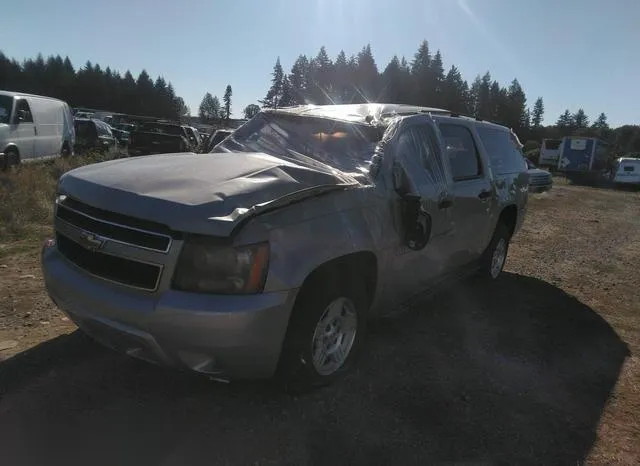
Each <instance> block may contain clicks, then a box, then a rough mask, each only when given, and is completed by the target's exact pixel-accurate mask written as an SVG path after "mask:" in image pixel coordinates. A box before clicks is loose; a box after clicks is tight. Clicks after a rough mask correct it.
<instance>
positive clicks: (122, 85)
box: [0, 52, 189, 119]
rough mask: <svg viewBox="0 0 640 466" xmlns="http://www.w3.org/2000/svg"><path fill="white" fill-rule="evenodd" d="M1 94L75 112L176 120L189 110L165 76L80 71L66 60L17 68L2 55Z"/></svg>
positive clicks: (39, 59)
mask: <svg viewBox="0 0 640 466" xmlns="http://www.w3.org/2000/svg"><path fill="white" fill-rule="evenodd" d="M0 89H4V90H8V91H16V92H24V93H31V94H39V95H46V96H51V97H56V98H59V99H62V100H64V101H66V102H67V103H68V104H69V105H71V106H72V107H87V108H93V109H99V110H109V111H114V112H120V113H128V114H133V115H149V116H155V117H160V118H167V119H178V118H179V117H180V116H183V115H188V114H189V108H188V107H187V106H186V105H185V103H184V100H183V99H182V98H181V97H178V96H176V94H175V91H174V89H173V86H172V85H171V83H170V82H167V81H166V80H165V79H164V78H163V77H162V76H158V77H157V78H156V79H155V81H154V80H152V79H151V77H150V76H149V74H148V73H147V72H146V71H145V70H142V71H141V72H140V74H139V75H138V77H137V78H134V77H133V75H132V74H131V72H129V71H128V70H127V71H126V72H125V73H124V74H123V75H121V74H120V73H119V72H117V71H115V70H112V69H111V68H109V67H106V68H105V69H102V68H101V67H100V65H98V64H92V63H91V62H89V61H87V63H85V65H84V66H82V67H80V68H79V69H78V70H76V69H75V68H74V67H73V65H72V64H71V61H70V60H69V58H68V57H65V58H64V59H63V58H62V57H61V56H60V55H57V56H55V57H54V56H50V57H48V58H47V59H46V60H45V59H44V58H43V57H42V55H38V56H37V58H36V59H35V60H34V59H28V60H25V61H24V62H22V63H19V62H18V61H16V60H15V59H9V58H8V57H7V56H5V55H4V54H3V53H2V52H0Z"/></svg>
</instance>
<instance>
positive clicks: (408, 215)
mask: <svg viewBox="0 0 640 466" xmlns="http://www.w3.org/2000/svg"><path fill="white" fill-rule="evenodd" d="M401 199H402V200H401V202H402V223H403V227H404V243H405V245H406V246H407V247H408V248H409V249H412V250H414V251H420V250H421V249H424V248H425V247H426V245H427V243H428V242H429V239H430V238H431V215H429V214H428V213H427V212H426V211H425V210H424V209H423V207H422V198H421V197H420V196H419V195H417V194H412V193H405V194H404V195H402V196H401Z"/></svg>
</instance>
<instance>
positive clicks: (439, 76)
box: [429, 50, 446, 108]
mask: <svg viewBox="0 0 640 466" xmlns="http://www.w3.org/2000/svg"><path fill="white" fill-rule="evenodd" d="M429 68H430V71H431V80H432V83H431V86H432V90H431V91H432V93H433V104H432V106H433V107H438V108H442V107H445V106H446V102H445V100H444V95H443V93H444V78H445V76H444V68H443V65H442V54H441V53H440V50H438V51H437V52H436V54H435V55H434V56H433V59H432V60H431V64H430V67H429Z"/></svg>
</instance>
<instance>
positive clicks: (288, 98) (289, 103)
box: [278, 76, 296, 107]
mask: <svg viewBox="0 0 640 466" xmlns="http://www.w3.org/2000/svg"><path fill="white" fill-rule="evenodd" d="M295 104H296V103H295V99H294V97H293V92H292V89H291V84H290V83H289V78H287V77H286V76H284V77H283V78H282V95H281V96H280V102H278V107H293V106H294V105H295Z"/></svg>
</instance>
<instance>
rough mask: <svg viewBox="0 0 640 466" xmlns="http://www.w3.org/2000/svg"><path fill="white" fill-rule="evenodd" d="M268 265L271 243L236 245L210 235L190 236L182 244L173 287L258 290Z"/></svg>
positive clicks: (230, 291)
mask: <svg viewBox="0 0 640 466" xmlns="http://www.w3.org/2000/svg"><path fill="white" fill-rule="evenodd" d="M268 267H269V244H268V243H259V244H253V245H249V246H243V247H238V248H233V247H228V246H221V245H220V244H216V243H215V241H214V240H212V239H210V238H195V237H190V238H187V239H186V240H185V244H184V246H183V247H182V252H181V253H180V258H179V259H178V265H177V267H176V271H175V273H174V275H173V288H174V289H176V290H181V291H191V292H196V293H217V294H251V293H259V292H261V291H262V289H263V288H264V282H265V279H266V276H267V270H268Z"/></svg>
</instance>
